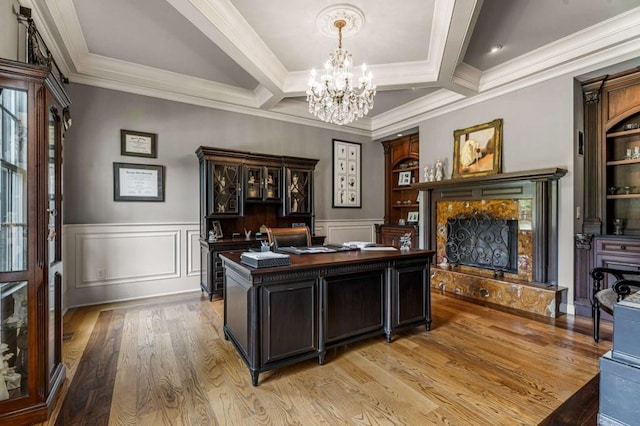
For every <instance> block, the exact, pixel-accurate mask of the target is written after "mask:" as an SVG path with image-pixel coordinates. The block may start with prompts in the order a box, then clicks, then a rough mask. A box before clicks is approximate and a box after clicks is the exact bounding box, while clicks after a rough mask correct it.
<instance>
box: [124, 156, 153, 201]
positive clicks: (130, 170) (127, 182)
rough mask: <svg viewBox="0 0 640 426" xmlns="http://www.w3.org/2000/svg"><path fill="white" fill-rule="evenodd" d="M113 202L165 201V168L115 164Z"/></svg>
mask: <svg viewBox="0 0 640 426" xmlns="http://www.w3.org/2000/svg"><path fill="white" fill-rule="evenodd" d="M113 201H164V166H156V165H150V164H127V163H113Z"/></svg>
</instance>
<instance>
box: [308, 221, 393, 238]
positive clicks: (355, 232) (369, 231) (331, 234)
mask: <svg viewBox="0 0 640 426" xmlns="http://www.w3.org/2000/svg"><path fill="white" fill-rule="evenodd" d="M377 223H383V222H382V220H373V219H364V220H361V219H345V220H316V223H315V230H316V234H318V235H324V236H325V237H326V239H325V243H327V244H342V243H344V242H345V241H375V240H376V226H375V225H376V224H377Z"/></svg>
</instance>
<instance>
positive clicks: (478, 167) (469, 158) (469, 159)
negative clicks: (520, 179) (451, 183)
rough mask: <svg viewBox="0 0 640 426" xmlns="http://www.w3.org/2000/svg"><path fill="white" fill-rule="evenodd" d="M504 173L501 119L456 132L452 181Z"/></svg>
mask: <svg viewBox="0 0 640 426" xmlns="http://www.w3.org/2000/svg"><path fill="white" fill-rule="evenodd" d="M501 172H502V119H501V118H497V119H495V120H493V121H490V122H488V123H483V124H478V125H476V126H473V127H468V128H466V129H459V130H455V131H454V132H453V171H452V174H451V178H453V179H458V178H467V177H480V176H488V175H495V174H498V173H501Z"/></svg>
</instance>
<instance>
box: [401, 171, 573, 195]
mask: <svg viewBox="0 0 640 426" xmlns="http://www.w3.org/2000/svg"><path fill="white" fill-rule="evenodd" d="M566 174H567V170H566V169H561V168H558V167H554V168H550V169H538V170H526V171H522V172H511V173H500V174H497V175H489V176H481V177H468V178H462V179H447V180H441V181H436V182H420V183H414V184H413V185H411V187H412V188H416V189H418V190H420V191H424V190H429V189H442V188H457V187H462V188H467V187H469V186H482V185H497V184H501V183H509V182H519V181H530V182H538V181H553V180H558V179H560V178H561V177H563V176H564V175H566Z"/></svg>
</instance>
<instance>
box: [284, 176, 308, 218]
mask: <svg viewBox="0 0 640 426" xmlns="http://www.w3.org/2000/svg"><path fill="white" fill-rule="evenodd" d="M287 195H288V197H287V198H288V199H287V205H286V207H287V214H294V215H295V214H308V213H310V212H311V173H310V172H309V171H308V170H296V169H289V170H288V172H287Z"/></svg>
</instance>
